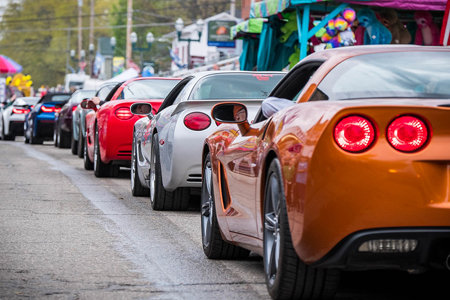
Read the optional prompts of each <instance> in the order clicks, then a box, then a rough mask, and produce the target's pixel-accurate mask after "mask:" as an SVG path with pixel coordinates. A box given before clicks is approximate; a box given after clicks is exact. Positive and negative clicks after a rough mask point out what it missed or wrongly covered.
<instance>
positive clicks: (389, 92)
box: [318, 51, 450, 100]
mask: <svg viewBox="0 0 450 300" xmlns="http://www.w3.org/2000/svg"><path fill="white" fill-rule="evenodd" d="M318 89H319V91H318V93H320V97H319V98H320V100H351V99H373V98H428V99H430V98H431V99H432V98H449V97H450V52H422V51H420V52H419V51H418V52H390V53H375V54H365V55H360V56H356V57H353V58H349V59H347V60H345V61H343V62H342V63H340V64H339V65H337V66H336V67H335V68H334V69H333V70H331V71H330V73H328V75H327V76H326V77H325V78H324V79H323V80H322V82H321V83H320V84H319V86H318Z"/></svg>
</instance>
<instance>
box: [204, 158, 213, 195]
mask: <svg viewBox="0 0 450 300" xmlns="http://www.w3.org/2000/svg"><path fill="white" fill-rule="evenodd" d="M204 173H205V174H204V176H205V182H206V189H207V190H208V193H209V196H211V180H212V176H211V173H212V172H211V164H210V163H209V162H208V163H207V164H206V167H205V172H204Z"/></svg>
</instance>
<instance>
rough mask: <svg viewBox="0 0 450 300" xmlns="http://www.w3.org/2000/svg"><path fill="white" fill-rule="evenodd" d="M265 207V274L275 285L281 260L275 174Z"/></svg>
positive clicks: (277, 190) (278, 194) (271, 180)
mask: <svg viewBox="0 0 450 300" xmlns="http://www.w3.org/2000/svg"><path fill="white" fill-rule="evenodd" d="M268 184H269V186H268V187H267V188H268V191H267V197H268V199H266V201H265V207H264V253H265V254H264V260H265V264H264V265H265V272H266V274H267V277H268V278H269V282H270V284H271V285H273V283H274V281H275V277H276V275H277V271H278V262H279V259H280V244H281V241H280V225H279V220H280V215H281V206H280V201H279V197H280V186H279V184H278V178H277V177H276V176H275V174H273V173H272V174H271V175H270V178H269V181H268Z"/></svg>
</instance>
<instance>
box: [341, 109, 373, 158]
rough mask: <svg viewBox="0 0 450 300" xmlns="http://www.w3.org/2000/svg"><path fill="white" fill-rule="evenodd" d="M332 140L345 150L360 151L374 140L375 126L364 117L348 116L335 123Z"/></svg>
mask: <svg viewBox="0 0 450 300" xmlns="http://www.w3.org/2000/svg"><path fill="white" fill-rule="evenodd" d="M334 140H335V141H336V143H337V144H338V145H339V147H341V148H342V149H344V150H345V151H349V152H362V151H365V150H367V149H369V147H370V146H371V145H372V143H373V141H374V140H375V128H374V126H373V125H372V123H371V122H370V121H369V120H367V119H366V118H363V117H360V116H349V117H346V118H344V119H342V120H341V121H339V123H337V124H336V127H335V128H334Z"/></svg>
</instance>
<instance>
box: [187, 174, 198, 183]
mask: <svg viewBox="0 0 450 300" xmlns="http://www.w3.org/2000/svg"><path fill="white" fill-rule="evenodd" d="M187 181H188V182H202V174H189V178H188V179H187Z"/></svg>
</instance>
